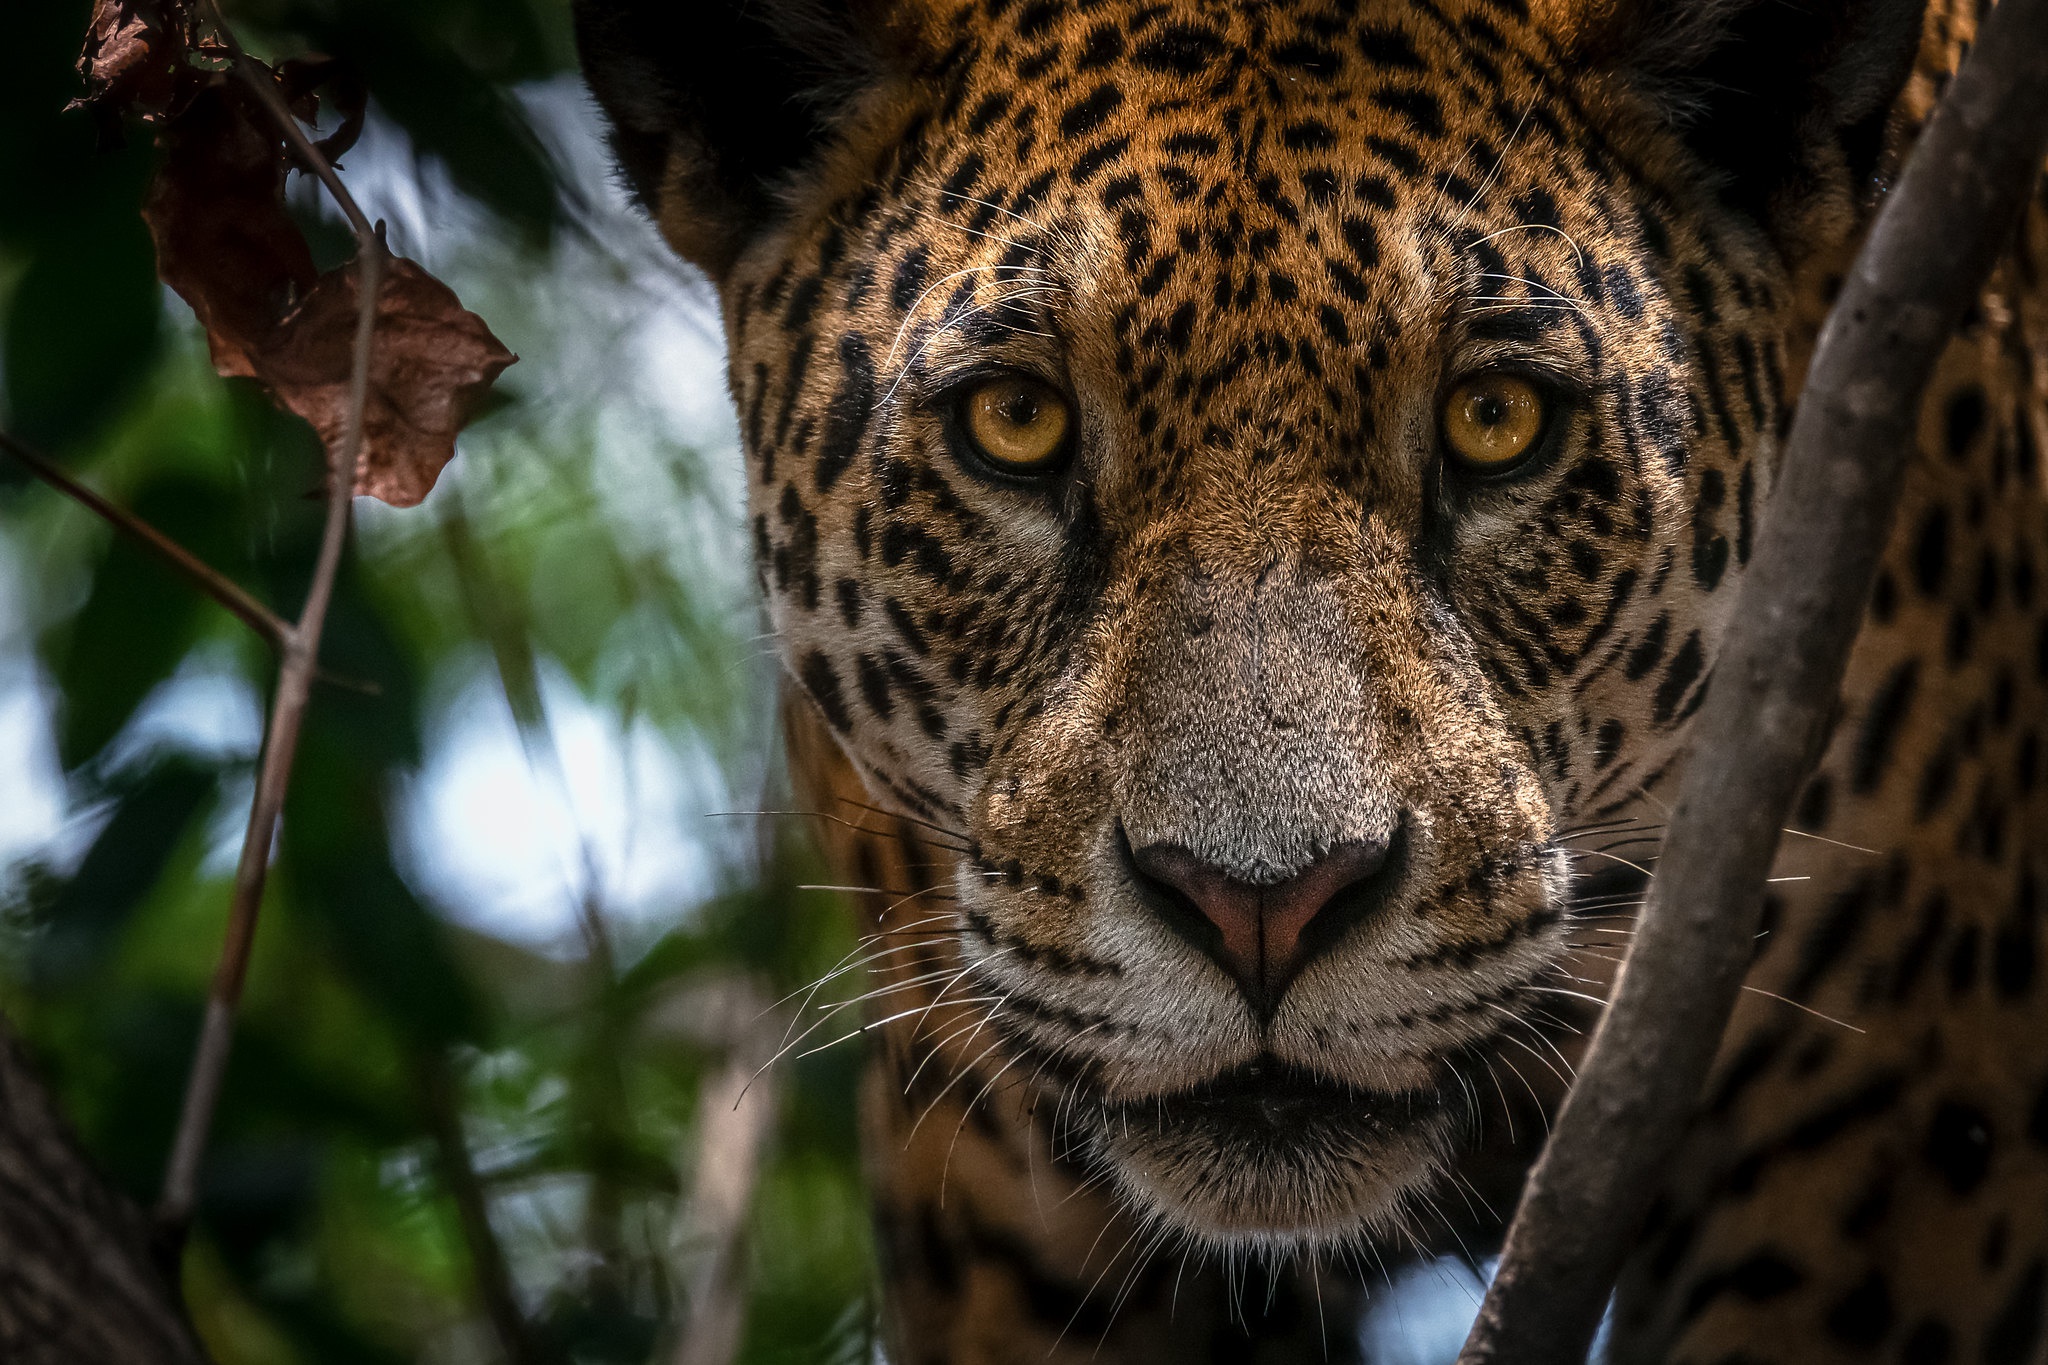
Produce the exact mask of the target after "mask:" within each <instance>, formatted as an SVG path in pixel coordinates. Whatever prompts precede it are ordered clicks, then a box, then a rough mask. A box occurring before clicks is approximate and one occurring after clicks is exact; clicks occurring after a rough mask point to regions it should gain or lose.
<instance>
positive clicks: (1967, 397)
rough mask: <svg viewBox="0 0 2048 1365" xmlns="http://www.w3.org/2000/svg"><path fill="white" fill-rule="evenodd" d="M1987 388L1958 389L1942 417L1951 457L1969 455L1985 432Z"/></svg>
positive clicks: (1964, 457) (1944, 437) (1945, 440)
mask: <svg viewBox="0 0 2048 1365" xmlns="http://www.w3.org/2000/svg"><path fill="white" fill-rule="evenodd" d="M1984 411H1985V408H1984V391H1983V390H1982V389H1980V388H1978V387H1977V386H1976V385H1974V384H1971V385H1968V386H1966V387H1964V388H1960V389H1958V390H1956V392H1955V393H1954V394H1953V395H1951V396H1950V398H1949V400H1948V406H1947V407H1946V408H1945V409H1944V410H1943V412H1942V417H1941V432H1942V443H1943V444H1944V445H1945V446H1946V447H1947V449H1948V457H1949V458H1950V459H1951V460H1964V459H1967V458H1969V455H1970V451H1971V450H1972V449H1973V448H1974V447H1975V446H1976V444H1977V438H1978V437H1979V436H1980V435H1982V434H1983V432H1984Z"/></svg>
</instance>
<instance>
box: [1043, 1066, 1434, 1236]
mask: <svg viewBox="0 0 2048 1365" xmlns="http://www.w3.org/2000/svg"><path fill="white" fill-rule="evenodd" d="M1457 1121H1458V1120H1457V1116H1456V1114H1455V1111H1454V1109H1453V1102H1452V1099H1451V1097H1450V1096H1448V1095H1447V1094H1446V1093H1445V1092H1444V1091H1443V1090H1441V1089H1438V1088H1436V1087H1423V1088H1419V1089H1414V1090H1405V1091H1376V1090H1365V1089H1360V1088H1358V1087H1355V1086H1350V1085H1346V1084H1344V1083H1342V1082H1340V1081H1336V1080H1333V1079H1331V1078H1330V1077H1327V1076H1322V1075H1318V1074H1316V1073H1314V1072H1310V1071H1304V1070H1301V1069H1299V1068H1296V1067H1291V1066H1288V1065H1287V1064H1285V1063H1283V1062H1281V1061H1279V1060H1277V1059H1275V1058H1272V1057H1262V1058H1259V1059H1257V1060H1254V1061H1251V1062H1247V1063H1245V1064H1244V1065H1242V1066H1239V1067H1235V1068H1233V1069H1232V1070H1230V1071H1227V1072H1224V1073H1223V1074H1221V1075H1218V1076H1216V1077H1214V1078H1213V1079H1211V1080H1209V1081H1207V1082H1205V1083H1203V1084H1201V1085H1198V1086H1194V1087H1192V1088H1189V1089H1185V1090H1180V1091H1176V1092H1173V1093H1171V1094H1164V1095H1159V1096H1156V1097H1154V1098H1152V1099H1149V1100H1123V1101H1119V1102H1108V1101H1105V1102H1102V1103H1101V1104H1099V1105H1097V1106H1094V1107H1090V1106H1087V1105H1086V1104H1085V1102H1084V1103H1083V1104H1082V1105H1081V1106H1080V1107H1079V1112H1078V1116H1077V1118H1076V1120H1075V1126H1076V1128H1077V1129H1078V1130H1080V1132H1081V1133H1082V1134H1084V1135H1085V1136H1084V1137H1083V1140H1084V1141H1085V1142H1086V1144H1087V1145H1088V1147H1089V1149H1090V1150H1091V1151H1092V1152H1094V1153H1096V1154H1097V1159H1098V1160H1099V1161H1101V1162H1102V1163H1104V1165H1105V1167H1106V1168H1107V1169H1108V1170H1110V1171H1111V1172H1113V1173H1114V1174H1113V1179H1114V1180H1115V1183H1116V1186H1117V1189H1118V1192H1119V1193H1120V1194H1121V1195H1122V1196H1123V1197H1124V1198H1125V1199H1126V1200H1127V1201H1129V1203H1130V1204H1131V1205H1132V1207H1133V1208H1134V1209H1136V1210H1137V1211H1138V1212H1139V1214H1140V1216H1141V1217H1143V1218H1145V1219H1147V1220H1148V1221H1150V1220H1156V1221H1158V1222H1160V1223H1162V1224H1166V1225H1170V1226H1172V1227H1173V1228H1175V1229H1176V1230H1178V1231H1180V1232H1183V1233H1185V1234H1186V1235H1188V1236H1189V1237H1190V1238H1192V1239H1193V1240H1194V1241H1196V1242H1198V1243H1200V1244H1201V1245H1202V1246H1204V1247H1205V1248H1206V1249H1208V1250H1211V1251H1216V1252H1222V1253H1226V1254H1239V1255H1241V1254H1243V1253H1246V1252H1253V1253H1260V1252H1263V1253H1269V1254H1273V1255H1282V1256H1285V1255H1291V1254H1293V1253H1296V1252H1299V1251H1303V1250H1323V1249H1326V1248H1327V1249H1339V1248H1345V1247H1351V1246H1355V1245H1358V1244H1359V1243H1360V1241H1361V1239H1362V1238H1365V1237H1370V1236H1373V1235H1375V1234H1387V1233H1391V1232H1392V1231H1393V1229H1394V1228H1395V1227H1396V1226H1397V1225H1398V1224H1399V1223H1400V1222H1401V1220H1402V1219H1403V1218H1404V1216H1406V1215H1407V1214H1408V1213H1409V1212H1410V1209H1409V1208H1408V1201H1409V1199H1410V1198H1411V1197H1412V1196H1413V1194H1414V1192H1415V1191H1417V1190H1419V1189H1423V1188H1425V1187H1426V1186H1427V1185H1428V1184H1430V1183H1431V1181H1432V1180H1433V1179H1434V1177H1435V1176H1436V1174H1437V1173H1438V1171H1439V1169H1440V1168H1441V1164H1442V1161H1443V1158H1444V1155H1445V1153H1446V1151H1447V1150H1448V1148H1449V1145H1450V1142H1451V1139H1452V1135H1453V1132H1454V1130H1455V1127H1456V1124H1457Z"/></svg>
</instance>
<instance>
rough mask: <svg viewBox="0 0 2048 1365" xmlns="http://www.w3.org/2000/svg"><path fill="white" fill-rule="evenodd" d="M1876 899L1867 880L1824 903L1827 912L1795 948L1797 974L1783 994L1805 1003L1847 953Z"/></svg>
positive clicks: (1874, 889)
mask: <svg viewBox="0 0 2048 1365" xmlns="http://www.w3.org/2000/svg"><path fill="white" fill-rule="evenodd" d="M1876 898H1877V887H1876V886H1875V884H1874V883H1873V882H1872V881H1871V879H1870V878H1868V877H1862V878H1859V879H1858V880H1857V881H1856V882H1854V883H1853V884H1851V885H1850V886H1847V887H1845V888H1843V889H1842V890H1841V891H1838V892H1836V893H1835V895H1834V896H1833V897H1832V898H1831V899H1830V900H1829V901H1828V908H1827V912H1826V913H1825V914H1823V915H1822V916H1821V920H1820V923H1819V924H1818V925H1816V926H1814V929H1813V932H1812V933H1811V934H1809V935H1807V936H1806V937H1805V938H1804V939H1803V940H1802V941H1801V942H1800V944H1799V970H1798V971H1797V972H1796V973H1795V974H1794V976H1793V978H1792V983H1791V989H1790V990H1788V991H1787V992H1786V994H1788V995H1790V996H1791V997H1792V998H1793V999H1794V1000H1805V999H1807V998H1808V997H1809V996H1811V994H1812V992H1813V989H1814V987H1816V986H1818V985H1819V984H1820V983H1821V982H1822V981H1823V980H1825V979H1826V978H1827V974H1828V972H1829V971H1830V970H1832V969H1833V967H1834V966H1835V964H1836V963H1837V962H1839V961H1841V959H1842V955H1843V954H1844V953H1846V952H1848V950H1849V948H1850V946H1851V945H1852V944H1854V943H1855V941H1856V939H1857V937H1858V936H1859V935H1860V934H1861V933H1862V932H1863V926H1864V922H1865V920H1866V919H1867V917H1868V915H1869V913H1870V908H1871V905H1872V903H1873V902H1874V901H1875V900H1876Z"/></svg>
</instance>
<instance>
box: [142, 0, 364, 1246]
mask: <svg viewBox="0 0 2048 1365" xmlns="http://www.w3.org/2000/svg"><path fill="white" fill-rule="evenodd" d="M206 7H207V10H208V12H209V13H210V15H211V17H212V20H213V23H214V26H215V28H216V29H217V30H218V31H219V33H220V35H221V38H222V41H224V42H226V43H227V44H228V45H229V47H230V48H231V49H232V51H233V53H234V57H235V69H236V71H237V72H238V73H239V74H240V75H241V76H242V78H243V79H244V80H245V81H246V82H247V83H248V84H249V85H250V86H251V88H252V89H254V90H255V91H256V93H257V97H258V98H259V99H261V100H263V103H264V107H265V108H266V109H268V110H269V111H270V113H271V115H272V117H273V118H275V119H276V120H277V123H278V126H279V128H280V129H281V130H282V131H283V133H284V135H285V137H286V138H287V139H289V140H291V141H292V142H293V145H294V146H295V147H296V148H297V149H298V152H299V155H300V156H301V157H302V158H304V159H305V160H306V163H307V164H308V165H311V166H313V167H315V169H316V173H317V174H319V175H320V179H321V183H322V184H324V185H326V186H327V188H328V191H329V193H331V194H333V195H334V197H335V200H336V202H337V203H339V204H340V205H341V207H342V210H343V212H345V213H347V214H348V217H349V222H350V223H351V224H352V225H354V227H355V229H356V245H357V253H356V269H357V271H358V272H359V278H358V279H357V282H356V287H357V299H358V303H357V315H356V336H355V351H354V355H353V357H352V359H351V368H350V372H349V406H348V424H347V426H346V428H345V430H344V434H343V437H342V443H341V449H340V450H338V451H334V452H333V453H332V454H330V456H329V464H328V470H327V523H326V526H325V529H324V530H323V532H322V535H321V541H320V557H319V560H318V561H317V563H316V565H315V567H314V570H313V586H312V589H311V591H310V592H308V594H307V596H306V605H305V607H304V609H303V610H301V612H300V613H299V619H298V622H297V624H295V625H294V626H293V627H292V629H291V632H290V634H289V635H288V636H287V638H286V642H285V647H284V661H283V664H282V665H281V667H280V668H279V670H278V679H277V694H276V696H275V697H274V698H273V700H272V702H271V708H270V722H269V725H268V727H267V728H266V730H265V733H264V744H263V762H262V766H261V767H260V769H259V770H258V773H257V778H256V795H255V798H254V799H253V800H252V801H251V802H250V807H249V825H248V829H247V831H246V832H245V834H244V836H243V839H242V856H241V860H240V862H239V863H238V864H237V865H236V867H235V883H234V891H233V895H232V899H231V901H230V904H229V910H228V929H227V938H226V941H225V942H224V943H223V944H222V946H221V955H220V961H219V962H218V964H217V965H216V966H215V968H214V977H213V985H212V988H211V990H210V991H209V992H208V995H207V1000H206V1015H205V1019H204V1021H203V1022H202V1023H201V1025H200V1032H199V1044H198V1047H197V1048H196V1049H195V1051H194V1053H193V1057H192V1073H191V1075H190V1077H188V1078H187V1080H186V1083H185V1101H184V1106H183V1109H182V1111H181V1112H180V1113H179V1116H178V1129H177V1133H176V1135H175V1136H174V1137H173V1139H172V1143H171V1154H170V1159H169V1160H168V1161H167V1162H166V1163H165V1166H164V1183H163V1190H162V1193H161V1194H160V1195H159V1197H158V1202H157V1210H156V1215H157V1219H158V1222H159V1224H160V1225H161V1226H162V1227H163V1228H164V1229H165V1230H166V1231H167V1232H169V1233H170V1234H171V1235H172V1236H173V1237H176V1236H180V1235H182V1231H183V1229H184V1228H185V1227H186V1226H187V1225H188V1224H189V1223H190V1221H191V1218H192V1209H193V1206H194V1203H195V1201H196V1198H197V1192H198V1180H199V1163H200V1160H201V1158H202V1157H203V1156H204V1155H205V1152H206V1139H207V1135H208V1132H209V1131H210V1130H211V1128H212V1125H213V1112H214V1109H215V1107H216V1105H217V1104H218V1103H219V1100H220V1087H221V1081H222V1078H223V1077H224V1076H225V1075H226V1073H227V1064H228V1053H229V1051H230V1049H231V1047H232V1045H233V1042H234V1018H235V1009H236V1006H237V1005H238V1004H239V1003H240V1001H241V998H242V983H243V980H244V979H245V977H246V976H247V974H248V970H249V954H250V950H251V948H252V947H253V945H254V943H255V941H256V920H257V916H258V913H259V912H260V911H261V909H262V905H263V886H264V882H265V880H266V879H267V877H268V874H269V870H270V849H271V844H272V842H273V841H274V840H275V838H276V834H277V823H278V817H279V816H280V814H281V813H282V812H283V810H284V797H285V789H286V787H287V786H289V784H290V781H291V772H292V764H293V761H294V760H295V759H296V758H297V756H298V747H299V729H300V726H301V725H302V724H303V723H304V720H305V715H306V700H307V698H308V696H309V695H310V694H311V691H312V683H313V675H314V672H315V670H316V668H317V664H318V659H319V654H320V634H321V631H322V628H323V627H324V626H325V625H326V621H327V607H328V603H329V602H330V601H331V600H332V599H333V596H334V580H335V575H336V573H337V572H338V571H339V569H340V567H341V551H342V546H343V544H344V542H345V541H346V539H347V535H348V514H349V502H350V498H351V493H352V490H353V489H354V486H355V472H356V468H357V465H358V463H359V461H360V459H361V453H362V443H363V414H364V411H365V409H366V407H367V405H368V402H369V391H370V359H371V348H372V345H373V343H374V341H375V339H376V328H377V300H378V293H379V290H380V287H381V285H382V283H383V277H384V268H385V263H386V261H387V259H388V253H387V252H386V250H385V247H384V241H383V238H382V237H381V236H379V234H378V233H377V231H376V229H375V228H373V227H372V226H371V225H370V223H369V220H368V219H366V218H365V217H364V216H363V214H362V210H361V209H359V208H357V207H356V204H355V200H354V199H353V198H351V197H350V196H349V193H348V190H347V189H346V188H345V187H344V186H343V185H342V183H341V181H340V178H339V177H338V176H336V175H335V174H334V168H333V167H332V166H331V165H328V163H327V159H326V158H325V157H324V156H322V155H321V153H320V150H319V148H317V147H315V146H314V145H313V143H312V141H311V139H309V138H307V137H306V135H305V131H304V130H303V129H301V128H300V127H299V123H298V120H297V118H295V117H294V116H293V114H292V112H291V110H290V109H289V108H288V107H287V106H286V105H285V103H284V100H283V98H282V97H281V96H279V95H278V93H277V90H276V86H275V82H273V81H272V79H271V77H270V74H269V72H268V70H267V69H265V68H262V67H261V66H260V65H258V64H256V63H254V62H252V61H251V59H250V58H249V57H248V55H247V54H246V53H245V52H243V51H242V49H241V47H240V45H239V44H237V43H236V42H235V39H234V35H233V34H232V33H231V32H230V31H229V30H228V28H227V25H226V24H225V23H224V22H223V21H222V20H221V18H220V14H219V11H218V9H217V8H215V6H214V5H213V4H212V3H211V0H207V4H206Z"/></svg>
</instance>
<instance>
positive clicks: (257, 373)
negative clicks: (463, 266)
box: [222, 257, 519, 507]
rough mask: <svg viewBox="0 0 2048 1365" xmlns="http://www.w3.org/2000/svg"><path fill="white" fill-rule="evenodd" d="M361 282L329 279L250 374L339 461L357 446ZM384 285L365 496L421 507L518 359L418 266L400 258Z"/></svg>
mask: <svg viewBox="0 0 2048 1365" xmlns="http://www.w3.org/2000/svg"><path fill="white" fill-rule="evenodd" d="M359 270H360V266H359V265H358V264H357V263H354V262H352V263H350V264H349V265H348V266H346V267H344V268H343V269H340V270H331V271H329V272H328V273H327V274H325V275H323V276H321V277H320V282H319V283H318V284H316V285H315V286H314V287H313V292H312V293H311V294H309V295H308V296H307V297H306V301H305V302H304V303H302V304H301V305H299V307H298V309H297V310H295V311H294V312H293V313H292V314H291V315H290V316H289V317H287V318H285V319H284V321H283V323H282V325H281V326H280V327H279V328H278V331H277V334H276V343H275V345H273V346H272V347H270V348H268V349H267V350H266V351H264V352H263V353H262V354H260V355H258V356H257V357H255V359H254V363H253V364H252V365H251V367H250V368H249V369H248V370H247V371H246V373H248V374H250V375H251V376H252V377H254V378H256V379H260V380H262V381H263V382H264V384H265V385H267V386H268V387H269V389H270V392H271V395H272V396H273V397H274V398H276V400H277V402H278V403H279V405H280V406H282V407H285V408H287V409H289V410H291V411H292V412H295V413H297V414H298V415H299V416H301V417H303V418H305V419H306V420H307V421H308V422H311V423H312V424H313V428H314V430H316V431H318V432H319V433H320V439H321V440H322V441H324V442H326V444H327V449H328V451H329V452H330V454H332V455H338V454H339V453H340V451H341V448H342V444H343V442H344V440H345V439H346V432H347V424H348V411H349V401H348V399H349V372H350V365H351V360H352V352H353V348H354V345H355V334H356V316H357V314H356V310H357V306H358V299H359V295H358V292H357V290H358V280H359V278H360V275H359ZM382 274H383V278H382V280H381V281H380V282H379V285H378V289H377V331H376V341H375V345H374V346H373V348H372V350H371V355H370V386H369V401H368V403H367V404H365V406H364V411H363V443H362V450H361V454H360V456H359V458H358V459H357V461H356V478H355V491H356V492H357V493H361V494H367V495H368V496H370V497H373V498H378V499H381V500H383V501H384V502H388V503H390V504H391V505H392V506H394V507H412V506H415V505H417V504H418V503H419V501H420V500H421V499H422V498H424V497H426V496H427V494H428V493H430V492H431V491H433V487H434V480H435V479H437V478H439V477H440V474H441V470H442V468H443V467H444V466H446V465H447V463H448V461H449V460H450V459H452V458H454V455H455V434H456V433H457V432H458V431H460V430H462V427H463V424H464V423H466V422H467V421H468V420H469V418H470V416H471V414H472V413H474V412H475V411H476V407H477V405H478V404H479V403H480V402H482V400H483V397H484V395H485V393H487V392H488V391H489V390H490V387H491V382H492V381H493V380H495V379H496V378H497V377H498V375H499V374H500V373H501V372H503V370H504V369H505V367H506V366H507V365H510V364H511V363H512V362H513V361H515V360H517V359H518V358H519V357H517V356H515V355H513V354H512V352H510V351H508V350H506V349H505V346H504V344H503V343H502V342H500V341H499V340H498V339H497V338H496V337H495V336H492V335H491V329H490V328H489V327H486V326H485V325H484V320H483V319H482V318H480V317H478V316H477V315H476V314H474V313H472V312H470V311H469V310H468V309H466V308H464V307H463V306H462V302H461V300H459V299H457V298H456V297H455V291H454V290H452V289H450V288H449V287H448V286H447V285H445V284H443V283H441V282H440V281H439V280H437V279H435V278H434V277H433V276H432V275H429V274H428V273H427V272H426V271H425V270H423V269H421V268H420V267H419V266H418V265H416V264H414V263H413V262H411V261H408V260H405V259H403V258H400V257H393V258H390V259H388V260H386V261H385V263H384V269H383V272H382ZM222 373H223V374H225V373H229V371H227V370H225V369H224V370H222Z"/></svg>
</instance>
